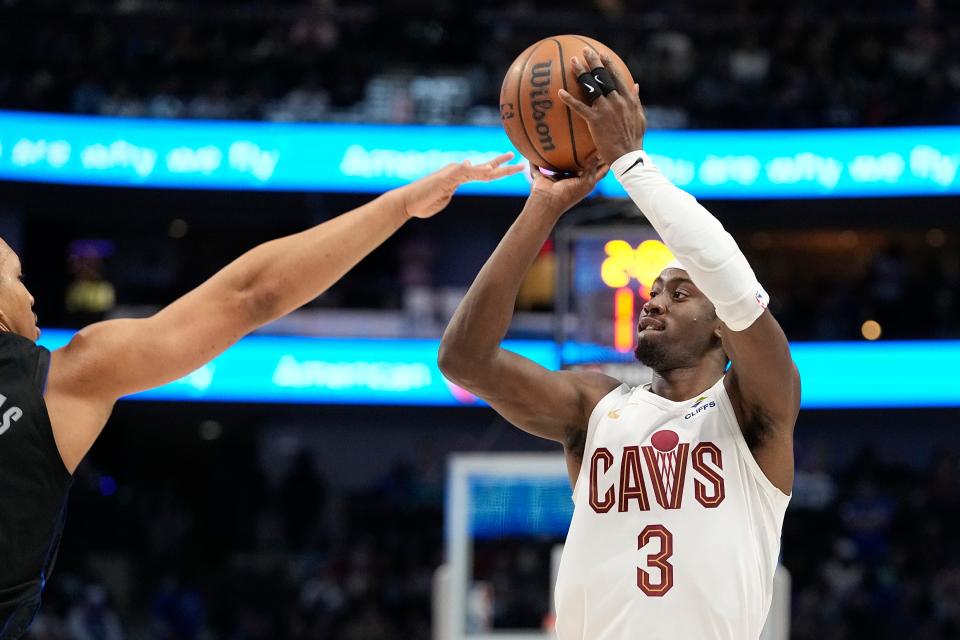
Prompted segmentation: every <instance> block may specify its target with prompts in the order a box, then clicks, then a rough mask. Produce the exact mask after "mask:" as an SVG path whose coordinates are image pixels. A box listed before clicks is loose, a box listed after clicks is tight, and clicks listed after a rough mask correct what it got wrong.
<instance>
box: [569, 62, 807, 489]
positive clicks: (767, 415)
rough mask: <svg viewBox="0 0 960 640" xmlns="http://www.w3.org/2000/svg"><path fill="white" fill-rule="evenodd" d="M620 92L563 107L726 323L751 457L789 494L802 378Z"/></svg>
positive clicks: (757, 299)
mask: <svg viewBox="0 0 960 640" xmlns="http://www.w3.org/2000/svg"><path fill="white" fill-rule="evenodd" d="M584 58H585V59H586V66H585V65H584V64H583V62H582V61H581V60H580V59H578V58H574V59H573V60H572V61H571V62H572V65H573V72H574V73H575V74H577V75H579V74H581V73H584V72H586V71H587V69H596V68H597V67H602V66H605V61H603V60H601V59H600V58H599V57H598V56H597V55H596V53H594V52H593V51H591V50H589V49H585V50H584ZM608 71H609V72H610V75H611V76H612V77H613V80H614V82H615V84H616V87H617V90H616V91H614V92H612V93H610V94H609V95H605V96H601V97H599V98H597V99H596V100H595V101H594V102H593V103H592V104H591V105H586V104H584V103H582V102H580V101H579V100H577V99H576V98H574V97H573V96H571V95H570V94H569V93H567V92H564V91H561V92H560V98H561V100H563V102H564V103H565V104H567V105H568V106H569V107H570V108H571V109H573V110H574V111H575V112H576V113H577V114H578V115H579V116H581V117H582V118H583V119H584V120H585V121H586V122H587V125H588V126H589V128H590V133H591V135H592V136H593V138H594V141H595V142H596V143H597V149H598V150H599V152H600V154H601V155H602V156H603V157H604V158H606V159H607V160H608V161H609V162H611V171H612V172H613V173H614V175H615V176H616V178H617V180H619V181H620V183H621V184H622V185H623V187H624V189H625V190H626V191H627V193H628V194H629V195H630V197H631V198H632V199H633V201H634V202H635V203H636V204H637V206H638V207H639V208H640V210H641V211H643V213H644V215H645V216H646V218H647V220H648V221H649V222H650V224H651V225H653V227H654V228H655V229H656V230H657V232H658V233H659V234H660V236H661V237H662V238H663V241H664V243H666V245H667V246H668V247H669V248H670V250H671V251H673V253H674V255H675V256H676V257H677V259H678V260H679V262H680V263H681V264H682V266H683V268H684V269H685V270H686V271H687V273H688V274H689V276H690V278H691V280H693V282H694V284H695V285H696V286H697V287H698V288H699V289H700V290H701V291H702V292H703V294H704V295H705V296H706V297H707V298H708V299H709V300H710V302H711V303H713V305H714V307H715V308H716V313H717V317H718V318H719V319H720V320H722V321H723V323H724V327H723V329H722V340H723V345H724V350H725V351H726V353H727V355H728V356H729V357H730V359H731V361H732V368H731V372H730V374H728V376H727V378H726V381H727V382H726V385H727V388H728V390H729V391H730V395H731V397H732V399H733V401H734V406H735V407H736V408H737V411H738V416H737V417H738V419H739V421H740V424H741V427H742V428H743V429H744V431H745V432H746V431H749V433H748V434H747V435H748V436H749V437H748V441H751V442H752V443H753V444H754V447H753V448H754V455H755V456H756V458H757V460H758V462H759V463H760V466H761V468H762V469H763V470H764V472H765V473H766V474H767V476H768V477H769V478H770V480H771V481H772V482H773V483H774V484H775V485H777V486H778V487H779V488H781V489H782V490H783V491H784V492H785V493H789V492H790V486H791V485H792V481H793V457H792V456H793V454H792V452H793V445H792V443H793V427H794V424H795V422H796V418H797V413H798V412H799V407H800V378H799V374H798V373H797V369H796V367H795V366H794V363H793V360H792V358H791V356H790V349H789V346H788V343H787V339H786V337H785V336H784V334H783V331H782V329H781V328H780V325H779V324H778V323H777V321H776V320H775V319H774V317H773V315H771V313H770V312H769V310H767V308H766V307H767V301H768V298H767V294H766V292H765V291H764V290H763V287H761V286H760V284H759V282H757V278H756V276H755V275H754V273H753V269H751V267H750V265H749V264H748V263H747V260H746V258H745V257H744V255H743V253H742V252H741V251H740V249H739V247H738V246H737V244H736V242H735V241H734V239H733V237H732V236H731V235H730V234H729V233H728V232H727V231H726V230H725V229H724V228H723V225H721V224H720V222H719V221H718V220H717V219H716V218H714V217H713V216H712V215H711V214H710V212H709V211H707V210H706V209H705V208H704V207H703V206H701V205H700V204H699V203H698V202H697V201H696V199H695V198H694V197H693V196H691V195H690V194H688V193H686V192H685V191H683V190H681V189H679V188H677V187H676V186H674V185H673V184H672V183H671V182H670V181H669V180H667V179H666V178H665V177H664V176H663V175H662V174H661V173H660V171H659V170H658V169H657V168H656V166H654V164H653V162H652V161H651V159H650V157H649V156H647V155H646V153H644V151H643V137H644V134H645V132H646V119H645V117H644V114H643V106H642V105H641V104H640V99H639V97H638V87H637V86H636V85H634V86H633V87H630V86H626V85H625V84H624V83H623V82H622V80H621V79H620V78H619V77H618V76H617V74H616V71H615V70H614V69H608Z"/></svg>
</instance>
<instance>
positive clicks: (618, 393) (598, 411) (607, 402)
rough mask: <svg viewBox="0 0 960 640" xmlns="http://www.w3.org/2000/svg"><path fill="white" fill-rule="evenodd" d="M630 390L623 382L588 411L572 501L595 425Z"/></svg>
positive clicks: (628, 393) (575, 497)
mask: <svg viewBox="0 0 960 640" xmlns="http://www.w3.org/2000/svg"><path fill="white" fill-rule="evenodd" d="M630 392H631V389H630V387H628V386H627V385H625V384H621V385H620V386H619V387H617V388H616V389H613V390H612V391H610V393H608V394H607V395H605V396H603V397H602V398H600V401H599V402H597V406H595V407H594V408H593V411H591V412H590V418H589V420H587V435H586V436H584V440H583V459H582V460H581V461H580V470H579V471H578V472H577V480H576V482H574V483H573V493H572V494H571V497H572V498H573V501H574V503H576V501H577V495H578V494H577V489H578V488H579V486H580V478H581V477H583V465H584V464H586V461H587V457H588V456H587V452H588V451H590V445H591V443H592V442H593V437H594V434H596V432H597V425H598V424H600V420H601V419H602V418H603V414H604V413H606V412H607V410H608V409H609V407H610V406H611V405H614V404H616V402H617V400H619V399H620V398H621V397H623V396H629V395H630Z"/></svg>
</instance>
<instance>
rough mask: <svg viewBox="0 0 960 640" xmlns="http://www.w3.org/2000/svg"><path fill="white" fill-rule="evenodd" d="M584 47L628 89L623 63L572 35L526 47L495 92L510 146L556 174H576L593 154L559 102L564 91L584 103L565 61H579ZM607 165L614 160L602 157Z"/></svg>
mask: <svg viewBox="0 0 960 640" xmlns="http://www.w3.org/2000/svg"><path fill="white" fill-rule="evenodd" d="M584 47H590V48H592V49H593V50H594V51H596V52H597V53H598V54H599V55H601V56H604V55H605V56H608V57H609V58H610V60H611V61H612V63H613V67H614V69H615V70H616V72H617V73H619V74H620V77H621V78H622V79H623V80H624V82H625V83H626V84H627V85H628V86H633V76H631V75H630V70H629V69H627V65H626V64H624V62H623V60H621V59H620V57H619V56H618V55H617V54H615V53H614V52H613V51H612V50H610V49H609V48H608V47H607V46H605V45H604V44H602V43H600V42H597V41H596V40H594V39H592V38H588V37H586V36H578V35H562V36H553V37H550V38H544V39H543V40H540V41H539V42H537V43H535V44H533V45H531V46H529V47H527V49H526V50H525V51H524V52H523V53H521V54H520V55H519V56H517V59H516V60H514V61H513V64H511V65H510V69H509V70H508V71H507V75H506V77H505V78H504V79H503V86H502V88H501V89H500V119H501V120H502V121H503V128H504V129H505V130H506V132H507V136H508V137H509V138H510V142H512V143H513V146H514V147H516V148H517V150H518V151H519V152H520V153H521V154H522V155H523V156H524V157H525V158H526V159H527V160H529V161H530V162H532V163H533V164H535V165H537V166H540V167H543V168H545V169H550V170H552V171H560V172H572V173H575V172H579V171H581V170H582V169H583V167H584V165H585V164H586V159H587V158H588V157H590V154H591V153H593V152H594V150H596V145H595V144H594V143H593V138H591V137H590V131H589V130H588V129H587V124H586V122H584V121H583V119H582V118H580V117H579V116H577V115H576V114H575V113H574V112H573V111H571V110H570V108H569V107H567V106H566V105H565V104H563V103H562V102H561V101H560V98H559V97H558V96H557V92H558V91H559V90H560V89H566V90H567V91H569V92H570V93H571V94H573V95H574V96H575V97H577V98H579V99H580V100H583V101H584V102H587V100H588V96H587V95H586V92H585V91H584V90H583V89H582V88H581V86H580V84H579V83H578V82H577V77H576V74H575V72H574V71H573V69H571V67H570V58H572V57H573V56H578V57H580V58H581V59H583V49H584ZM607 160H608V161H611V160H615V158H607Z"/></svg>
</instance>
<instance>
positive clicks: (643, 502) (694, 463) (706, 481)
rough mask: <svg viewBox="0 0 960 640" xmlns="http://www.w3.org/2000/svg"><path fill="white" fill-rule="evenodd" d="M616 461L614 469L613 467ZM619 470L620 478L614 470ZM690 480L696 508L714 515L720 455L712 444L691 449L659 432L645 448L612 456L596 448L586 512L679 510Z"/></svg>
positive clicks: (720, 488)
mask: <svg viewBox="0 0 960 640" xmlns="http://www.w3.org/2000/svg"><path fill="white" fill-rule="evenodd" d="M618 460H619V465H617V464H616V463H617V461H618ZM617 466H619V473H617V472H615V471H614V468H615V467H617ZM688 475H689V476H692V478H693V485H694V491H693V495H694V498H695V499H696V501H697V502H698V503H699V505H700V506H702V507H704V508H707V509H713V508H715V507H718V506H720V504H721V503H722V502H723V499H724V480H723V455H722V453H721V451H720V447H718V446H717V445H715V444H714V443H712V442H700V443H698V444H697V445H696V446H695V447H693V448H692V449H691V448H690V444H689V443H686V442H680V437H679V436H678V435H677V433H676V432H675V431H672V430H670V429H661V430H659V431H657V432H656V433H654V434H653V436H652V437H651V438H650V444H648V445H643V446H640V445H631V446H624V447H622V448H621V450H620V451H619V452H617V453H616V454H615V453H614V452H613V451H610V450H609V449H607V448H606V447H598V448H597V449H595V450H594V452H593V455H591V457H590V507H591V508H592V509H593V510H594V511H595V512H596V513H601V514H602V513H609V512H611V511H613V510H614V507H616V512H618V513H627V512H629V511H631V510H637V511H649V510H650V509H651V507H652V506H653V505H659V507H660V508H662V509H680V508H681V507H683V489H684V484H685V483H686V482H687V478H688Z"/></svg>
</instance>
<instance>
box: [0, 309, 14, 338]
mask: <svg viewBox="0 0 960 640" xmlns="http://www.w3.org/2000/svg"><path fill="white" fill-rule="evenodd" d="M10 327H11V324H10V318H8V317H7V314H6V313H5V312H4V310H3V309H2V308H0V331H6V332H7V333H13V330H12V329H11V328H10Z"/></svg>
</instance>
